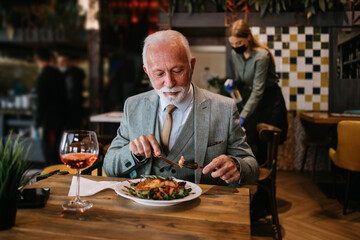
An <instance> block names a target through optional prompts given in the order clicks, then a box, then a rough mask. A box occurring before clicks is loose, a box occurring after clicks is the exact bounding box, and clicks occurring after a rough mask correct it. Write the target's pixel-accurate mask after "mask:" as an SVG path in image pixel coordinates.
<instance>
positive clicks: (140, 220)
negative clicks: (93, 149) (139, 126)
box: [0, 0, 360, 240]
mask: <svg viewBox="0 0 360 240" xmlns="http://www.w3.org/2000/svg"><path fill="white" fill-rule="evenodd" d="M237 19H245V20H246V21H247V23H248V24H249V26H250V27H251V31H252V34H253V36H254V37H255V38H256V39H258V41H259V42H261V43H263V44H266V46H267V47H268V48H269V49H270V51H271V53H272V54H273V56H274V60H275V65H276V73H277V75H278V77H279V83H278V84H279V86H280V88H281V91H282V94H283V96H284V100H285V104H286V109H287V120H288V131H287V136H286V140H285V141H284V142H283V143H281V144H279V140H278V138H277V137H278V134H279V132H278V131H277V128H276V127H275V128H274V127H270V128H269V127H267V128H264V129H262V128H261V126H260V127H259V134H260V135H259V136H260V139H262V138H263V139H264V141H265V142H267V146H268V148H267V162H266V163H267V164H265V165H264V166H260V167H261V168H260V176H259V179H258V181H257V182H256V183H254V184H253V185H245V186H237V187H232V186H228V187H220V186H215V185H214V186H212V185H205V184H198V186H200V188H201V189H202V190H200V193H201V191H202V194H201V195H200V197H197V198H196V199H193V200H191V201H189V202H182V203H180V204H178V205H172V206H165V207H159V206H155V207H154V206H146V205H141V204H139V203H137V202H136V201H135V202H136V203H135V202H133V201H131V199H126V198H123V197H122V196H121V194H119V193H118V192H117V190H115V189H114V188H113V189H114V190H115V192H116V193H118V194H116V193H115V192H114V191H113V190H112V189H107V190H104V191H101V192H99V193H97V192H96V193H95V194H94V193H93V194H92V195H91V196H90V195H89V196H88V197H84V198H85V199H88V200H90V201H91V202H93V204H94V206H93V207H92V208H91V209H88V210H86V211H85V210H81V211H75V212H71V211H66V210H63V209H62V208H61V204H62V202H65V200H69V198H70V197H68V196H75V195H70V192H69V195H68V191H69V187H70V183H71V182H72V181H74V180H72V177H73V176H74V179H75V176H76V175H73V174H76V172H77V171H75V169H70V168H67V167H66V165H65V164H62V163H61V162H59V164H58V165H52V166H50V165H49V164H48V163H47V162H46V160H45V155H44V152H43V149H42V147H43V145H44V141H46V139H43V138H42V136H41V135H42V131H41V129H40V131H39V129H38V126H36V117H37V116H36V113H37V107H38V104H37V92H36V84H37V79H38V76H39V74H40V71H39V69H38V66H37V64H36V61H35V58H34V53H35V51H36V50H37V49H45V48H46V49H48V50H50V51H51V52H52V53H53V54H54V55H53V56H54V61H55V63H54V67H55V68H58V69H59V70H61V67H60V65H59V62H57V59H58V57H59V56H60V55H61V54H62V53H66V54H67V56H70V57H69V58H71V62H72V64H73V66H76V67H77V68H78V69H80V70H81V71H82V72H83V73H84V76H85V77H84V78H83V79H82V82H81V85H82V91H81V99H82V100H81V116H80V117H78V120H79V125H78V127H77V128H78V130H91V131H94V132H95V133H96V135H97V140H98V143H99V151H98V158H97V160H96V162H95V163H94V165H93V166H91V167H90V168H88V169H86V170H84V171H82V174H81V176H82V178H81V181H83V180H84V179H88V180H94V181H98V182H100V181H104V183H105V182H107V183H108V182H109V181H121V180H124V179H118V178H110V177H107V176H106V174H105V173H104V171H103V170H102V161H103V159H104V156H105V154H106V151H107V149H108V147H109V145H110V143H111V141H112V140H113V138H114V137H115V136H116V134H117V129H118V128H119V126H120V125H121V118H122V116H123V110H124V103H125V100H126V99H127V98H128V97H131V96H133V95H136V94H139V93H143V92H146V91H149V90H151V89H152V85H151V82H150V80H149V78H148V76H147V75H146V74H145V72H144V70H143V63H142V47H143V41H144V39H145V38H146V36H148V35H149V34H152V33H154V32H157V31H159V30H167V29H173V30H177V31H179V32H181V33H182V34H183V35H184V36H185V37H186V38H187V39H188V40H189V44H190V50H191V54H192V55H193V56H194V57H196V66H195V69H194V73H193V77H192V82H193V84H194V85H196V86H198V87H200V88H203V89H207V90H209V91H211V92H214V93H218V94H221V95H225V96H227V97H231V96H230V95H229V94H228V93H227V92H226V91H225V88H224V83H225V81H226V80H227V79H228V78H229V77H230V76H231V63H230V61H231V51H232V50H231V49H232V48H231V45H230V44H229V42H228V39H227V37H226V29H227V28H229V26H230V25H231V23H232V22H234V21H235V20H237ZM0 137H1V138H2V142H3V143H4V144H5V143H6V142H7V141H8V139H10V141H12V140H13V141H16V140H15V139H16V138H17V137H19V139H20V140H21V141H22V143H23V147H24V149H23V150H24V152H26V150H27V149H29V152H28V155H27V160H28V161H29V162H31V167H30V170H29V171H27V172H26V175H27V176H31V177H32V180H31V181H30V185H26V186H25V189H26V188H43V189H45V188H50V194H49V195H48V196H47V198H46V199H47V200H46V203H44V205H42V206H41V207H30V208H29V207H27V208H26V207H25V208H20V207H18V209H17V212H16V211H15V213H16V219H13V221H14V222H13V224H12V226H11V227H10V228H6V229H5V230H0V239H23V238H24V237H26V236H29V239H40V238H44V237H52V238H54V239H58V238H66V239H73V238H74V239H75V238H76V239H134V238H140V237H144V238H146V239H165V238H170V239H185V238H189V239H259V240H260V239H360V231H359V229H360V145H359V144H360V1H359V0H319V1H306V0H295V1H287V0H269V1H261V0H183V1H181V0H61V1H60V0H32V1H27V0H12V1H0ZM11 139H12V140H11ZM57 151H58V150H57ZM3 153H4V152H3V151H2V149H1V148H0V158H1V159H3V156H1V155H2V154H3ZM1 159H0V161H1ZM59 160H60V158H59ZM0 163H1V162H0ZM2 168H4V169H6V168H7V167H6V165H4V164H3V163H1V164H0V179H1V181H3V179H4V178H5V177H6V176H5V174H4V173H3V172H5V171H4V170H2ZM264 171H265V172H264ZM65 173H70V174H65ZM263 173H265V174H266V176H263V175H262V174H263ZM63 174H64V175H63ZM34 176H35V177H34ZM39 176H40V177H39ZM10 178H11V177H10ZM102 179H103V180H102ZM105 180H106V181H105ZM85 181H86V180H84V183H82V184H84V185H86V183H85ZM1 184H2V183H0V191H2V190H1ZM88 184H90V185H91V184H94V183H90V182H89V183H88ZM84 185H81V187H83V186H84ZM90 185H89V186H90ZM194 185H195V184H194ZM71 187H73V185H72V184H71ZM107 187H108V188H112V187H111V186H110V187H109V186H107ZM74 188H75V187H74ZM260 188H261V189H265V192H266V193H267V194H268V195H266V197H264V198H263V199H262V201H263V202H266V205H267V206H268V213H267V214H265V215H264V216H261V217H260V218H252V216H251V211H250V208H251V202H252V200H253V197H254V194H255V193H256V192H257V191H259V189H260ZM194 189H197V188H196V186H194ZM73 190H74V189H73ZM70 191H71V189H70ZM74 191H75V190H74ZM80 192H81V191H80ZM119 195H120V196H119ZM1 196H2V195H1V192H0V207H3V206H6V202H5V200H4V199H1ZM85 196H86V195H85ZM4 209H5V208H4V207H3V208H1V211H5V210H4ZM0 215H4V216H5V214H3V212H1V214H0ZM0 217H1V218H2V216H0ZM1 221H2V222H1V224H3V222H4V221H5V222H8V220H3V219H2V220H1Z"/></svg>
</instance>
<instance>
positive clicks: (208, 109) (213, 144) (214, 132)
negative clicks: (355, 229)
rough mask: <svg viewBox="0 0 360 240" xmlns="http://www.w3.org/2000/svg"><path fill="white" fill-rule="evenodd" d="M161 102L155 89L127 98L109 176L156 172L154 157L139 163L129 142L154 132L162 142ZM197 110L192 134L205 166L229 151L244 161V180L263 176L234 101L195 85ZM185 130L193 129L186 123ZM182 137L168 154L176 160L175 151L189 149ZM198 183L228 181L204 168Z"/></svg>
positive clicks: (109, 161)
mask: <svg viewBox="0 0 360 240" xmlns="http://www.w3.org/2000/svg"><path fill="white" fill-rule="evenodd" d="M158 105H159V97H158V95H157V94H156V92H155V91H154V90H151V91H149V92H145V93H142V94H138V95H136V96H133V97H130V98H128V99H127V101H126V102H125V106H124V115H123V118H122V120H121V124H120V127H119V129H118V131H117V136H116V137H115V138H114V140H113V141H112V143H111V146H110V148H109V149H108V151H107V153H106V156H105V159H104V165H103V167H104V171H105V173H106V175H107V176H118V177H129V173H130V172H132V171H133V170H136V171H137V175H140V174H153V173H152V160H153V159H151V160H150V161H148V162H147V163H146V164H144V165H139V164H137V163H136V161H135V160H134V159H133V157H132V155H131V152H130V150H129V143H130V141H132V140H133V139H135V138H136V137H139V136H141V135H148V134H153V135H154V136H155V137H156V139H157V140H158V142H159V144H160V137H159V130H158V129H157V128H156V126H157V112H158ZM193 113H194V115H193V116H194V123H193V124H192V125H194V127H193V129H191V131H192V133H193V135H190V137H192V138H193V139H192V140H193V143H194V148H192V150H193V152H192V154H193V155H195V156H194V158H193V159H195V161H196V162H197V163H198V164H199V165H202V166H205V165H207V164H209V163H210V162H211V161H212V160H213V159H214V158H216V157H218V156H220V155H221V154H226V155H228V156H231V157H233V158H235V159H236V160H238V162H239V163H240V168H241V173H240V174H241V178H240V182H241V183H242V184H243V183H254V182H255V181H256V179H257V178H258V175H259V166H258V164H257V161H256V159H255V157H254V155H253V153H252V151H251V149H250V147H249V145H248V144H247V143H246V141H245V133H244V132H243V131H242V129H241V126H240V120H239V112H238V110H237V107H236V105H235V103H234V101H233V100H232V99H231V98H228V97H224V96H221V95H218V94H214V93H211V92H209V91H207V90H204V89H200V88H198V87H196V86H194V105H193ZM187 124H188V122H187ZM182 131H189V129H188V128H187V127H186V126H185V127H184V128H183V130H182ZM181 134H182V132H181V133H180V135H181ZM185 135H186V134H185ZM178 140H179V138H178ZM178 140H176V143H175V145H174V147H173V148H172V149H171V151H170V153H169V155H168V156H167V158H169V159H170V160H172V161H174V162H177V161H178V160H179V158H177V157H178V155H177V154H172V152H178V153H179V154H180V155H182V154H183V153H186V152H187V151H188V149H186V147H185V146H186V144H181V140H182V139H180V140H179V141H180V144H178ZM176 148H178V149H176ZM195 183H207V184H225V182H224V181H222V180H221V179H213V178H212V177H211V175H210V174H207V175H203V174H202V173H201V169H198V170H195Z"/></svg>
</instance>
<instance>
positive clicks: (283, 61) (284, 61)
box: [282, 57, 290, 64]
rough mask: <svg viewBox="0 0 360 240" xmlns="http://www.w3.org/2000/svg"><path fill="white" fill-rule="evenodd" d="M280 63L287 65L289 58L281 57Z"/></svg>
mask: <svg viewBox="0 0 360 240" xmlns="http://www.w3.org/2000/svg"><path fill="white" fill-rule="evenodd" d="M282 63H283V64H289V63H290V58H289V57H283V58H282Z"/></svg>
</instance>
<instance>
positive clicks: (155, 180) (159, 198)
mask: <svg viewBox="0 0 360 240" xmlns="http://www.w3.org/2000/svg"><path fill="white" fill-rule="evenodd" d="M114 189H115V192H116V193H117V194H119V195H120V196H122V197H124V198H128V199H131V200H133V201H135V202H137V203H140V204H144V205H149V206H161V207H164V206H172V205H175V204H179V203H182V202H186V201H190V200H193V199H195V198H197V197H199V196H200V195H201V192H202V190H201V188H200V187H199V186H198V185H196V184H194V183H192V182H188V181H184V180H179V179H176V178H173V177H163V176H154V175H150V176H144V177H143V178H140V179H131V180H127V181H123V182H120V183H119V184H117V185H116V186H115V188H114Z"/></svg>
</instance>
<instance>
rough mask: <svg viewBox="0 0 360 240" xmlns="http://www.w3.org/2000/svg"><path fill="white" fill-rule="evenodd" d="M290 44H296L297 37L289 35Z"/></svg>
mask: <svg viewBox="0 0 360 240" xmlns="http://www.w3.org/2000/svg"><path fill="white" fill-rule="evenodd" d="M290 42H297V35H295V34H290Z"/></svg>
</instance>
